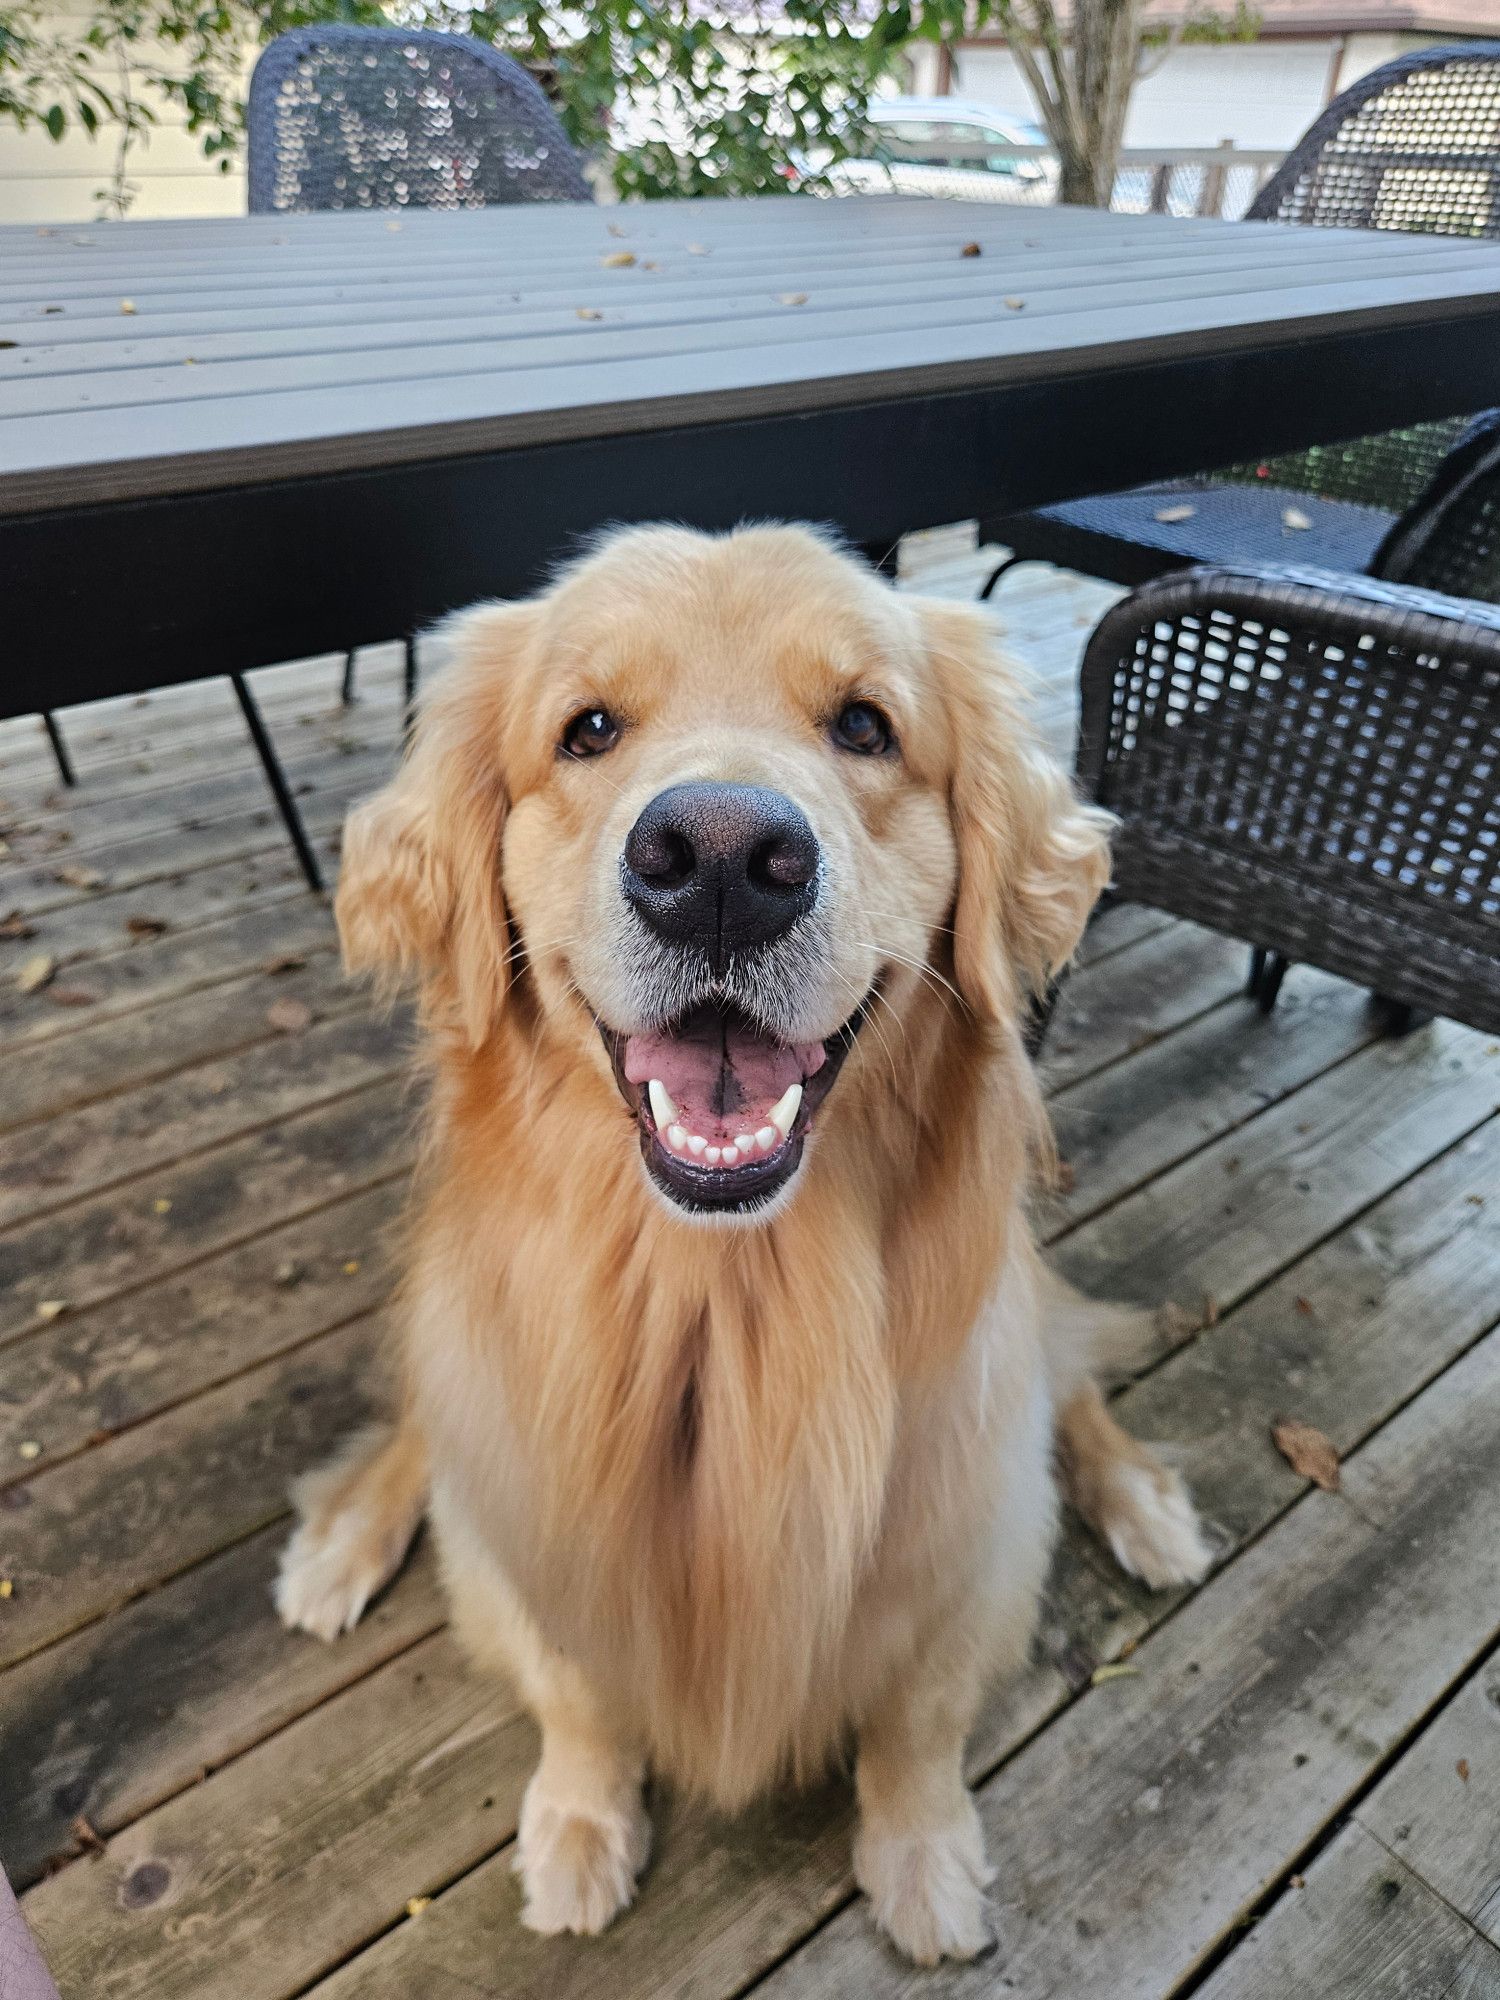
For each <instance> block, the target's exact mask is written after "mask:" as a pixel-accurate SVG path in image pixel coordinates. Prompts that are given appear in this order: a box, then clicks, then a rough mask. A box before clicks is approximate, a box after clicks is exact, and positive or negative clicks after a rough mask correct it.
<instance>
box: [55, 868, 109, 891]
mask: <svg viewBox="0 0 1500 2000" xmlns="http://www.w3.org/2000/svg"><path fill="white" fill-rule="evenodd" d="M56 873H57V879H58V881H59V882H66V883H67V884H68V886H69V888H70V889H102V888H103V886H104V877H103V876H102V875H101V874H100V873H99V870H98V869H97V868H86V867H85V866H84V864H83V863H82V862H81V861H70V862H69V863H68V865H67V867H66V868H59V869H58V870H57V871H56Z"/></svg>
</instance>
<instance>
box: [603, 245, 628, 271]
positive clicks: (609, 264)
mask: <svg viewBox="0 0 1500 2000" xmlns="http://www.w3.org/2000/svg"><path fill="white" fill-rule="evenodd" d="M599 262H600V263H601V264H602V265H603V266H604V268H605V270H606V271H623V270H624V269H625V268H626V266H627V265H630V264H633V263H634V262H635V252H634V251H633V250H611V251H610V253H609V255H608V256H607V257H601V258H600V259H599Z"/></svg>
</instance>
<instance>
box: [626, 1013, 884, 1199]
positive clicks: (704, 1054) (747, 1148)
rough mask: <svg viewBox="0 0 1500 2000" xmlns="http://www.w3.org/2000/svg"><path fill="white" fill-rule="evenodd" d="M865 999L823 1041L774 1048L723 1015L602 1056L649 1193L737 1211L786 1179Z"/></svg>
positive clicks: (742, 1021) (755, 1030) (738, 1017)
mask: <svg viewBox="0 0 1500 2000" xmlns="http://www.w3.org/2000/svg"><path fill="white" fill-rule="evenodd" d="M871 997H872V996H871V995H867V996H866V998H865V999H864V1001H863V1002H861V1004H860V1006H859V1007H858V1008H856V1010H855V1012H854V1013H853V1014H852V1015H851V1016H850V1018H849V1019H848V1020H847V1021H846V1022H845V1023H844V1025H843V1027H842V1028H839V1029H838V1030H837V1031H836V1032H835V1033H834V1034H832V1035H830V1036H829V1037H828V1039H827V1040H826V1041H822V1042H779V1041H776V1040H774V1039H773V1038H772V1037H771V1036H769V1035H768V1034H767V1033H766V1032H765V1030H764V1029H763V1028H761V1027H759V1026H758V1025H757V1024H756V1023H755V1022H753V1021H752V1020H751V1019H750V1018H749V1016H748V1015H745V1014H743V1013H741V1012H740V1011H739V1009H738V1008H736V1007H733V1006H727V1005H726V1006H720V1005H718V1004H715V1003H713V1002H709V1003H706V1004H704V1005H703V1006H699V1007H695V1008H693V1009H692V1011H691V1012H690V1013H687V1014H684V1015H683V1016H682V1017H681V1018H680V1019H678V1020H676V1021H673V1022H672V1023H671V1024H670V1025H669V1026H666V1027H662V1028H653V1029H648V1030H645V1031H644V1032H642V1033H640V1034H635V1035H621V1034H615V1033H612V1032H611V1031H610V1030H608V1029H603V1030H602V1031H601V1032H602V1033H603V1035H604V1045H605V1047H606V1048H607V1049H608V1051H609V1056H610V1061H611V1062H612V1063H613V1065H614V1072H615V1081H616V1082H617V1083H618V1084H619V1086H620V1092H621V1095H622V1096H623V1097H624V1099H625V1102H626V1103H627V1104H628V1105H629V1107H630V1109H631V1110H632V1111H633V1112H634V1114H635V1118H636V1123H637V1125H638V1127H639V1129H640V1139H641V1154H642V1157H643V1158H644V1160H645V1162H646V1168H647V1171H648V1172H649V1173H650V1175H651V1177H652V1179H653V1180H654V1181H655V1182H656V1184H657V1186H658V1187H659V1188H661V1189H662V1191H663V1192H664V1193H665V1194H668V1195H670V1196H671V1198H672V1200H673V1201H675V1202H677V1203H678V1204H679V1205H680V1206H681V1207H683V1208H694V1209H728V1210H731V1211H733V1210H736V1209H739V1210H748V1209H753V1208H757V1207H759V1206H760V1205H761V1204H762V1203H763V1202H766V1201H769V1200H770V1198H771V1196H772V1195H773V1194H775V1193H776V1192H777V1190H778V1189H779V1188H781V1187H783V1186H784V1185H785V1184H786V1182H787V1181H788V1180H790V1178H791V1176H792V1175H793V1174H794V1173H795V1172H796V1170H797V1167H798V1165H799V1164H800V1162H801V1159H802V1150H803V1147H804V1145H805V1144H806V1140H807V1134H808V1130H809V1128H810V1126H811V1123H812V1117H813V1113H814V1112H815V1111H816V1109H817V1107H818V1106H819V1104H821V1103H822V1101H823V1099H824V1098H825V1097H826V1096H827V1095H828V1093H829V1091H830V1090H831V1089H832V1088H833V1082H834V1079H835V1077H836V1076H837V1075H838V1073H839V1070H840V1069H841V1068H842V1066H843V1062H844V1058H845V1057H846V1056H847V1055H848V1053H849V1051H850V1049H851V1048H852V1047H853V1045H854V1038H855V1036H856V1035H857V1034H858V1032H859V1030H860V1028H861V1027H862V1026H863V1024H864V1020H865V1016H866V1014H867V1012H868V1010H869V1007H870V1004H871Z"/></svg>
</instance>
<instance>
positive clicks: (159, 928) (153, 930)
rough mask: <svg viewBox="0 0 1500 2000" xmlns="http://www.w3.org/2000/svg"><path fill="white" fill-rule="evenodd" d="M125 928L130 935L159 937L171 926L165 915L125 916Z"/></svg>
mask: <svg viewBox="0 0 1500 2000" xmlns="http://www.w3.org/2000/svg"><path fill="white" fill-rule="evenodd" d="M125 928H126V930H128V931H129V933H130V935H131V936H132V937H160V936H161V934H162V932H163V931H165V930H169V929H170V928H171V926H170V925H169V924H168V922H167V920H166V918H165V917H127V918H126V919H125Z"/></svg>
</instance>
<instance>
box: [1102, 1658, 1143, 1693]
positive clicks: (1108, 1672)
mask: <svg viewBox="0 0 1500 2000" xmlns="http://www.w3.org/2000/svg"><path fill="white" fill-rule="evenodd" d="M1140 1671H1141V1670H1140V1668H1139V1667H1132V1666H1130V1665H1129V1664H1128V1663H1127V1662H1126V1661H1124V1660H1111V1661H1110V1662H1109V1663H1108V1664H1107V1665H1106V1666H1102V1667H1095V1669H1094V1671H1093V1672H1092V1673H1091V1674H1090V1675H1089V1681H1090V1684H1091V1685H1092V1686H1094V1687H1102V1686H1103V1685H1104V1683H1105V1682H1106V1681H1124V1680H1130V1679H1131V1678H1137V1679H1138V1678H1139V1677H1140Z"/></svg>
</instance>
